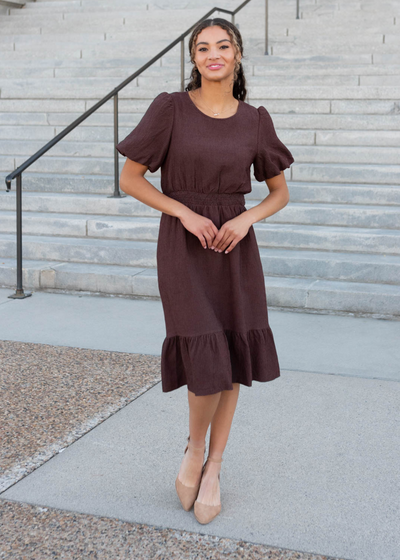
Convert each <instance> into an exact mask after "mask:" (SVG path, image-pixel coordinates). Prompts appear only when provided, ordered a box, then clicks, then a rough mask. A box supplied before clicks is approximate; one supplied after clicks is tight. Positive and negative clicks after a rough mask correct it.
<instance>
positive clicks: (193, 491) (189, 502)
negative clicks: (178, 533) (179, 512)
mask: <svg viewBox="0 0 400 560" xmlns="http://www.w3.org/2000/svg"><path fill="white" fill-rule="evenodd" d="M189 443H190V446H191V447H192V444H191V442H190V435H189V437H188V443H187V445H186V448H185V451H184V453H186V451H187V450H188V447H189ZM193 449H203V447H193ZM205 452H206V446H205V444H204V453H205ZM202 472H203V471H202ZM178 477H179V473H178V476H177V477H176V480H175V488H176V493H177V494H178V497H179V500H180V502H181V504H182V507H183V509H184V510H185V511H189V510H190V509H191V507H192V506H193V504H194V501H195V499H196V496H197V494H198V492H199V488H200V482H201V477H200V482H199V483H198V484H196V486H187V485H186V484H183V482H181V481H180V480H179V478H178Z"/></svg>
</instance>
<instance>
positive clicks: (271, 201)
mask: <svg viewBox="0 0 400 560" xmlns="http://www.w3.org/2000/svg"><path fill="white" fill-rule="evenodd" d="M266 183H267V187H268V189H269V191H270V193H269V195H268V196H267V197H266V198H264V200H263V201H262V202H260V204H257V206H253V208H249V210H247V211H246V212H244V214H245V215H246V218H247V219H248V220H249V222H250V225H253V224H254V223H255V222H259V221H260V220H263V219H264V218H268V217H269V216H272V215H273V214H276V212H279V210H281V209H282V208H284V207H285V206H286V205H287V203H288V202H289V189H288V186H287V184H286V179H285V173H284V172H283V171H281V173H280V175H277V176H276V177H272V179H267V180H266Z"/></svg>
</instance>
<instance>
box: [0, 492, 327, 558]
mask: <svg viewBox="0 0 400 560" xmlns="http://www.w3.org/2000/svg"><path fill="white" fill-rule="evenodd" d="M0 524H1V526H2V537H1V538H2V544H1V552H0V558H7V559H8V558H10V559H11V558H15V559H18V560H25V559H26V560H47V559H48V558H52V559H54V558H57V559H58V558H65V559H71V560H86V559H87V558H91V559H96V560H97V559H99V560H120V559H125V558H126V559H130V560H133V559H140V560H154V559H155V558H157V559H159V560H161V559H175V560H178V559H179V560H195V559H196V560H206V559H209V560H219V559H227V558H229V559H230V560H236V559H240V560H335V559H332V558H331V557H328V556H320V555H315V554H305V553H301V552H295V551H292V550H285V549H280V548H270V547H268V546H265V545H258V544H252V543H248V542H244V541H237V540H233V539H226V538H220V537H214V536H210V535H202V534H198V533H191V532H188V531H177V530H176V529H164V528H161V527H152V526H149V525H143V524H140V523H127V522H125V521H119V520H117V519H109V518H106V517H95V516H91V515H86V514H81V513H68V512H64V511H60V510H57V509H52V508H43V507H38V506H31V505H28V504H17V503H14V502H9V501H0Z"/></svg>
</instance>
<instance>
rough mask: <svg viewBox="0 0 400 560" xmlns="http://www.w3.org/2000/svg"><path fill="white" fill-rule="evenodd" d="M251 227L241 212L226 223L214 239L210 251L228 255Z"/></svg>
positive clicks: (244, 214) (246, 217) (244, 213)
mask: <svg viewBox="0 0 400 560" xmlns="http://www.w3.org/2000/svg"><path fill="white" fill-rule="evenodd" d="M251 225H252V223H251V222H250V221H249V218H248V216H246V212H242V213H241V214H239V215H238V216H236V217H235V218H232V219H231V220H228V221H226V222H225V223H224V224H223V225H222V226H221V229H220V230H219V231H218V233H217V235H216V236H215V237H214V239H213V241H212V245H211V247H210V249H214V251H217V252H219V253H222V251H225V253H230V252H231V251H232V249H234V248H235V247H236V245H237V244H238V243H239V241H240V240H241V239H243V237H244V236H245V235H247V233H248V231H249V229H250V226H251Z"/></svg>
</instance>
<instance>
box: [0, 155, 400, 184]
mask: <svg viewBox="0 0 400 560" xmlns="http://www.w3.org/2000/svg"><path fill="white" fill-rule="evenodd" d="M26 159H27V158H26V157H12V156H0V171H2V170H4V171H7V172H8V173H10V172H11V171H12V170H13V169H15V168H16V167H18V166H19V165H21V164H22V163H23V162H24V161H26ZM124 159H125V158H123V157H122V156H121V158H120V162H121V163H120V169H122V164H123V162H124ZM14 165H15V167H14ZM30 171H31V173H32V172H35V173H57V174H60V173H61V174H65V175H68V174H71V175H82V174H84V175H87V174H93V175H109V176H112V175H113V172H114V158H113V157H112V156H111V157H108V158H105V157H103V158H100V157H97V158H91V157H64V156H58V157H50V156H46V155H44V156H42V157H41V158H39V159H38V160H37V161H36V162H35V163H34V164H32V166H31V167H30ZM66 171H68V173H66ZM147 173H148V175H149V176H154V177H159V176H160V173H161V170H160V169H159V170H157V171H156V172H155V173H150V172H149V171H148V172H147ZM285 177H286V178H287V180H293V181H318V182H331V183H332V182H333V183H344V182H346V183H349V182H350V183H352V182H354V183H368V182H374V183H377V184H394V185H398V184H400V165H389V164H386V165H383V164H382V165H374V164H351V163H296V162H295V163H294V164H292V166H291V167H290V168H289V169H286V170H285Z"/></svg>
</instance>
